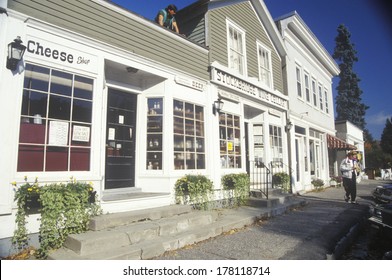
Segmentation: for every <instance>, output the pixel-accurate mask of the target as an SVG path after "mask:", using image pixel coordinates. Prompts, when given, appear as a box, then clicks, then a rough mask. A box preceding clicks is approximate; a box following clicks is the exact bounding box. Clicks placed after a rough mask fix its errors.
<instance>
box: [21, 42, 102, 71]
mask: <svg viewBox="0 0 392 280" xmlns="http://www.w3.org/2000/svg"><path fill="white" fill-rule="evenodd" d="M26 55H28V56H30V57H33V58H36V59H39V60H40V61H46V62H51V63H57V64H61V65H62V66H71V67H73V68H77V69H79V70H84V71H89V72H92V73H96V71H97V70H96V69H97V57H96V56H94V55H90V54H87V53H84V52H81V51H79V50H77V49H73V48H68V47H65V46H63V45H57V44H54V43H52V42H49V41H46V40H43V39H41V38H35V37H30V38H28V41H27V46H26Z"/></svg>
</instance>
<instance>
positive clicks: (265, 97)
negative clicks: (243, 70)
mask: <svg viewBox="0 0 392 280" xmlns="http://www.w3.org/2000/svg"><path fill="white" fill-rule="evenodd" d="M211 73H212V81H213V82H215V83H217V84H219V85H222V86H225V87H227V88H230V89H233V90H235V91H237V92H241V93H243V94H246V95H248V96H251V97H254V98H257V99H259V100H262V101H264V102H266V103H269V104H272V105H274V106H277V107H279V108H281V109H285V110H287V100H286V99H283V98H281V97H279V96H278V95H276V94H274V93H271V92H267V91H266V90H264V89H262V88H259V87H257V86H256V85H254V84H252V83H250V82H247V81H245V80H243V79H240V78H238V77H236V76H234V75H231V74H229V73H227V72H224V71H222V70H220V69H217V68H214V67H213V68H212V72H211Z"/></svg>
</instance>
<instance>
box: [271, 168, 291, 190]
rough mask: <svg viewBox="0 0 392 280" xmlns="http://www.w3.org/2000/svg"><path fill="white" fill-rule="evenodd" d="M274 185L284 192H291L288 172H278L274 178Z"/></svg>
mask: <svg viewBox="0 0 392 280" xmlns="http://www.w3.org/2000/svg"><path fill="white" fill-rule="evenodd" d="M272 185H273V186H278V187H279V188H281V189H282V190H283V191H284V192H290V175H289V174H287V173H286V172H278V173H275V174H274V175H273V176H272Z"/></svg>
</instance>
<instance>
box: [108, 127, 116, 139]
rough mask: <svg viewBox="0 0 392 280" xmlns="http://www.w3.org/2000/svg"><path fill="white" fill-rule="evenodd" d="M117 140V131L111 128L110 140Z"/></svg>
mask: <svg viewBox="0 0 392 280" xmlns="http://www.w3.org/2000/svg"><path fill="white" fill-rule="evenodd" d="M115 139H116V129H115V128H112V127H110V128H109V132H108V140H115Z"/></svg>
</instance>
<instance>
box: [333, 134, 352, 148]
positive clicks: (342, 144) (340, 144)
mask: <svg viewBox="0 0 392 280" xmlns="http://www.w3.org/2000/svg"><path fill="white" fill-rule="evenodd" d="M327 143H328V149H332V150H356V149H357V147H355V146H354V145H351V144H349V143H347V142H345V141H343V140H342V139H339V138H337V137H335V136H332V135H330V134H327Z"/></svg>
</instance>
